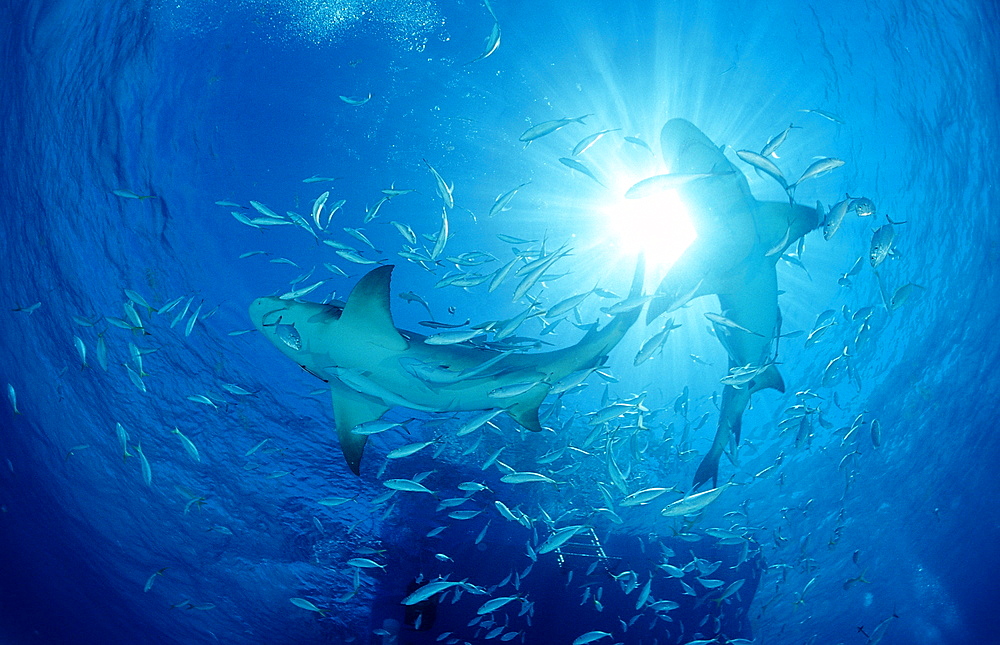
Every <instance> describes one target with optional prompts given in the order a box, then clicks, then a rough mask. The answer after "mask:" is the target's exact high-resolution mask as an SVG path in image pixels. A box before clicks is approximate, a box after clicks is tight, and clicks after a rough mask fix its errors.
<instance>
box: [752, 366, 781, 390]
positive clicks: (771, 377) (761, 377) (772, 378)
mask: <svg viewBox="0 0 1000 645" xmlns="http://www.w3.org/2000/svg"><path fill="white" fill-rule="evenodd" d="M768 388H770V389H772V390H778V391H779V392H781V393H782V394H784V392H785V380H784V379H783V378H781V372H779V371H778V367H777V365H768V366H767V368H766V369H765V370H764V371H763V372H761V373H760V374H758V375H757V376H755V377H754V379H753V384H752V385H751V386H750V393H751V394H755V393H757V392H760V391H761V390H766V389H768Z"/></svg>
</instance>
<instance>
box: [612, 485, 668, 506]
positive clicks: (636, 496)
mask: <svg viewBox="0 0 1000 645" xmlns="http://www.w3.org/2000/svg"><path fill="white" fill-rule="evenodd" d="M668 490H670V489H669V488H646V489H644V490H640V491H638V492H635V493H632V494H631V495H628V496H627V497H625V499H623V500H622V501H621V506H642V505H643V504H648V503H650V502H651V501H653V500H654V499H656V498H657V497H659V496H660V495H662V494H664V493H666V492H667V491H668Z"/></svg>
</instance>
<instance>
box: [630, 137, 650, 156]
mask: <svg viewBox="0 0 1000 645" xmlns="http://www.w3.org/2000/svg"><path fill="white" fill-rule="evenodd" d="M625 140H626V141H628V142H629V143H631V144H632V145H635V146H639V147H640V148H645V149H646V150H647V151H649V154H651V155H653V156H656V153H655V152H653V149H652V148H650V147H649V144H648V143H646V142H645V141H643V140H642V139H640V138H639V137H625Z"/></svg>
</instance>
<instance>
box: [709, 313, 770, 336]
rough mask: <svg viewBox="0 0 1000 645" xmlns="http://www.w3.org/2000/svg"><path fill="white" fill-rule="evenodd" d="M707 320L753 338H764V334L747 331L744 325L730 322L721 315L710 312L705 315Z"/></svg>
mask: <svg viewBox="0 0 1000 645" xmlns="http://www.w3.org/2000/svg"><path fill="white" fill-rule="evenodd" d="M705 318H708V319H709V320H711V321H712V322H713V323H715V324H716V325H721V326H723V327H729V328H730V329H737V330H739V331H742V332H745V333H747V334H752V335H753V336H760V337H761V338H763V337H764V334H758V333H757V332H755V331H751V330H749V329H747V328H746V327H744V326H743V325H740V324H739V323H736V322H734V321H732V320H730V319H729V318H726V317H725V316H722V315H720V314H716V313H712V312H708V313H706V314H705Z"/></svg>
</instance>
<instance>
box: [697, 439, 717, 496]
mask: <svg viewBox="0 0 1000 645" xmlns="http://www.w3.org/2000/svg"><path fill="white" fill-rule="evenodd" d="M721 456H722V452H721V451H717V450H715V448H714V447H713V448H712V450H710V451H709V452H708V454H707V455H705V458H704V459H702V460H701V464H699V466H698V470H697V471H696V472H695V474H694V481H692V483H691V492H695V491H697V490H698V489H699V488H701V487H702V486H704V485H705V484H707V483H708V480H710V479H711V480H712V487H713V488H716V487H718V485H719V457H721Z"/></svg>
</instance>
